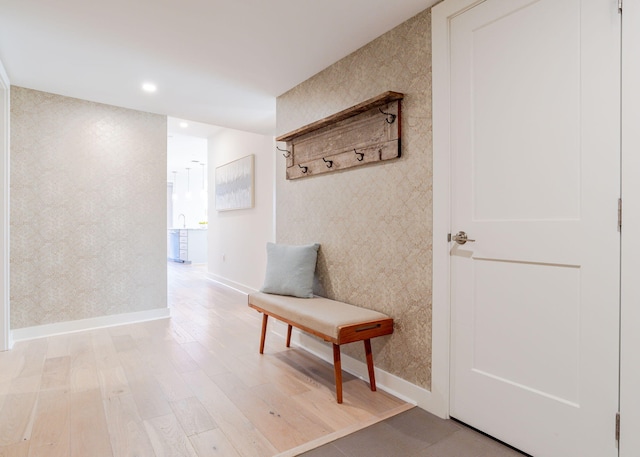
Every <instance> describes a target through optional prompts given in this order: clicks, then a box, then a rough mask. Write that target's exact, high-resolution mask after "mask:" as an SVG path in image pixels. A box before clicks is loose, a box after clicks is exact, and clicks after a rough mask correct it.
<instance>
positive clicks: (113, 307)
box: [10, 87, 167, 329]
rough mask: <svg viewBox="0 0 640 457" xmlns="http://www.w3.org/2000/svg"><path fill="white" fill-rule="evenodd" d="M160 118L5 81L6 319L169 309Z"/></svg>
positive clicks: (16, 322) (19, 321) (20, 321)
mask: <svg viewBox="0 0 640 457" xmlns="http://www.w3.org/2000/svg"><path fill="white" fill-rule="evenodd" d="M166 155H167V130H166V117H165V116H159V115H155V114H149V113H143V112H139V111H132V110H128V109H124V108H117V107H114V106H108V105H103V104H99V103H92V102H87V101H83V100H78V99H73V98H67V97H62V96H59V95H53V94H48V93H44V92H38V91H34V90H30V89H24V88H21V87H12V88H11V200H10V205H11V238H10V242H11V264H10V268H11V327H12V328H13V329H16V328H23V327H30V326H35V325H41V324H50V323H55V322H61V321H71V320H76V319H84V318H90V317H98V316H103V315H109V314H119V313H127V312H133V311H142V310H149V309H153V308H162V307H166V306H167V301H166V294H167V274H166V246H167V241H166V236H167V235H166V233H167V232H166V214H167V208H166V205H167V202H166V198H167V196H166V185H167V183H166V175H167V172H166V166H167V165H166V163H167V160H166Z"/></svg>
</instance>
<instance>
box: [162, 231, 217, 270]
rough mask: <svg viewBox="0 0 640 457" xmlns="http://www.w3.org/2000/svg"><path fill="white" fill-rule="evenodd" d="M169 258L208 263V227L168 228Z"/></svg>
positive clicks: (186, 261) (185, 261) (182, 261)
mask: <svg viewBox="0 0 640 457" xmlns="http://www.w3.org/2000/svg"><path fill="white" fill-rule="evenodd" d="M167 259H168V260H170V261H173V262H180V263H207V229H206V228H200V227H198V228H172V229H168V231H167Z"/></svg>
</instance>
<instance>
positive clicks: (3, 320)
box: [0, 62, 12, 351]
mask: <svg viewBox="0 0 640 457" xmlns="http://www.w3.org/2000/svg"><path fill="white" fill-rule="evenodd" d="M0 93H1V94H0V104H2V106H0V110H2V112H1V113H0V201H1V203H0V218H1V219H2V220H1V222H0V231H1V232H0V249H1V250H2V253H1V254H0V314H1V315H0V351H6V350H8V349H11V346H12V343H11V334H10V330H9V329H10V328H11V326H10V317H11V313H10V295H9V247H10V246H9V163H10V162H9V151H10V145H9V138H10V136H11V135H10V123H11V120H10V118H11V110H10V106H11V83H10V82H9V76H8V75H7V73H6V71H5V69H4V66H3V65H2V62H0Z"/></svg>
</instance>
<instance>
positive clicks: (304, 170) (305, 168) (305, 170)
mask: <svg viewBox="0 0 640 457" xmlns="http://www.w3.org/2000/svg"><path fill="white" fill-rule="evenodd" d="M298 166H299V167H300V168H301V169H302V172H303V173H306V172H307V170H308V169H309V167H303V166H302V165H300V164H298Z"/></svg>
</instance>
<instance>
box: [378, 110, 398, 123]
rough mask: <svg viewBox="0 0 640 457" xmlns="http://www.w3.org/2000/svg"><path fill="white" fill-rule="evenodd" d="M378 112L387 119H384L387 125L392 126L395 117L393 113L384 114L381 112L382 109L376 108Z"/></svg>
mask: <svg viewBox="0 0 640 457" xmlns="http://www.w3.org/2000/svg"><path fill="white" fill-rule="evenodd" d="M378 109H379V110H380V112H381V113H382V114H384V115H385V116H387V118H386V119H385V121H387V124H393V123H394V122H395V121H396V117H397V116H396V115H395V114H393V113H385V112H384V111H382V108H378Z"/></svg>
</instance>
